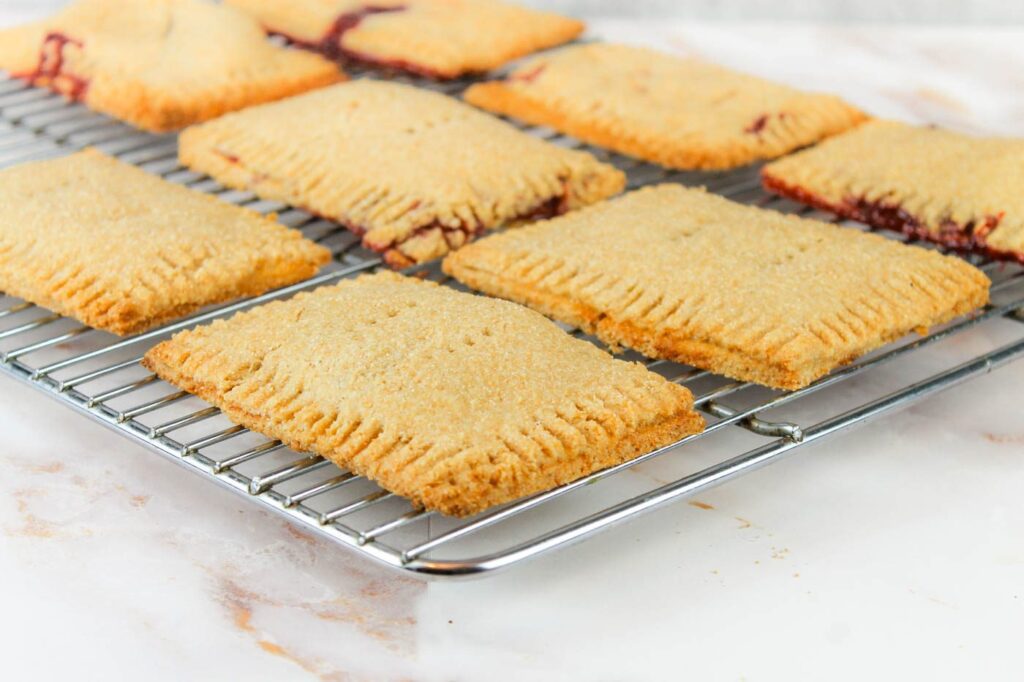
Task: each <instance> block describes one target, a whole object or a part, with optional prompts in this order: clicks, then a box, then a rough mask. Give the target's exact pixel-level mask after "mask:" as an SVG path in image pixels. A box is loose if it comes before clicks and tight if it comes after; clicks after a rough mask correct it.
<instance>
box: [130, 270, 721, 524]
mask: <svg viewBox="0 0 1024 682" xmlns="http://www.w3.org/2000/svg"><path fill="white" fill-rule="evenodd" d="M143 364H144V365H145V366H146V367H148V368H149V369H151V370H153V371H154V372H156V373H157V374H158V375H159V376H160V377H162V378H163V379H165V380H167V381H169V382H171V383H173V384H175V385H176V386H179V387H181V388H183V389H185V390H187V391H190V392H192V393H195V394H196V395H198V396H200V397H202V398H203V399H204V400H207V401H209V402H211V403H213V404H214V405H217V406H218V407H220V408H221V409H222V410H223V411H224V412H225V414H226V415H227V416H228V417H230V418H231V419H232V420H234V421H236V422H238V423H240V424H242V425H244V426H246V427H248V428H251V429H254V430H256V431H259V432H260V433H264V434H267V435H269V436H271V437H273V438H278V439H280V440H282V441H283V442H284V443H286V444H287V445H289V446H290V447H292V448H294V449H296V450H299V451H312V452H316V453H319V454H321V455H323V456H324V457H326V458H328V459H331V460H332V461H334V462H336V463H337V464H338V465H339V466H342V467H346V468H348V469H351V470H352V471H355V472H357V473H359V474H363V475H365V476H367V477H369V478H371V479H373V480H374V481H376V482H378V483H379V484H380V485H381V486H383V487H384V488H386V489H387V490H390V491H392V492H395V493H397V494H399V495H402V496H404V497H407V498H409V499H410V500H412V501H413V503H415V504H417V505H420V506H423V507H426V508H428V509H436V510H438V511H441V512H442V513H445V514H454V515H458V516H464V515H468V514H473V513H476V512H479V511H482V510H483V509H486V508H487V507H490V506H493V505H496V504H501V503H504V502H508V501H510V500H514V499H517V498H519V497H522V496H524V495H529V494H531V493H534V492H538V491H541V490H546V489H549V488H552V487H554V486H557V485H560V484H563V483H567V482H570V481H573V480H575V479H577V478H579V477H581V476H584V475H586V474H588V473H591V472H593V471H596V470H598V469H602V468H605V467H608V466H612V465H614V464H618V463H620V462H623V461H626V460H628V459H632V458H633V457H636V456H638V455H640V454H642V453H645V452H648V451H650V450H653V449H655V448H657V447H659V446H662V445H665V444H668V443H671V442H674V441H676V440H678V439H680V438H682V437H683V436H686V435H689V434H692V433H695V432H698V431H700V430H701V429H702V428H703V420H702V419H701V417H700V416H699V415H698V414H696V413H695V412H694V411H693V397H692V395H691V394H690V392H689V391H688V390H686V389H685V388H683V387H681V386H678V385H676V384H673V383H670V382H668V381H666V380H665V379H663V378H661V377H660V376H658V375H656V374H654V373H653V372H649V371H648V370H646V369H645V368H644V367H643V366H642V365H640V364H638V363H626V362H622V361H618V360H613V359H612V358H610V357H609V356H608V355H607V354H606V353H604V352H603V351H601V350H599V349H598V348H596V347H594V346H593V345H591V344H589V343H587V342H585V341H579V340H577V339H573V338H572V337H570V336H569V335H567V334H565V333H564V332H562V331H561V330H560V329H558V328H557V327H556V326H555V325H553V324H551V323H550V322H548V321H547V320H545V319H544V318H543V317H542V316H540V315H538V314H537V313H534V312H532V311H529V310H527V309H525V308H522V307H520V306H517V305H514V304H511V303H507V302H504V301H496V300H494V299H488V298H484V297H480V296H472V295H469V294H465V293H461V292H457V291H455V290H453V289H450V288H448V287H440V286H437V285H436V284H434V283H432V282H423V281H420V280H418V279H415V278H407V277H402V276H400V275H397V274H394V273H391V272H380V273H377V274H375V275H367V276H363V277H360V278H358V279H355V280H349V281H345V282H342V283H341V284H338V285H336V286H332V287H324V288H321V289H318V290H316V291H315V292H312V293H305V294H299V295H298V296H296V297H295V298H293V299H291V300H289V301H285V302H275V303H271V304H269V305H264V306H261V307H259V308H256V309H254V310H252V311H250V312H246V313H242V314H239V315H236V316H235V317H233V318H231V319H229V320H226V321H225V320H221V321H217V322H214V323H213V324H211V325H208V326H204V327H199V328H196V329H193V330H191V331H187V332H182V333H179V334H177V335H175V336H174V337H173V338H172V339H171V340H169V341H166V342H164V343H162V344H160V345H158V346H156V347H155V348H153V349H151V350H150V351H149V352H148V353H147V354H146V357H145V360H144V361H143Z"/></svg>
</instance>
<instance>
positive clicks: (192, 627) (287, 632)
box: [0, 11, 1024, 681]
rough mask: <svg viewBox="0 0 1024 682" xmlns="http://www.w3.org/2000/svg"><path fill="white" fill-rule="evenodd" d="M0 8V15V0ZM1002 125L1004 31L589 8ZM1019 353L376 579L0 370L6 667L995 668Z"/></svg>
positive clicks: (902, 671) (571, 675) (415, 670)
mask: <svg viewBox="0 0 1024 682" xmlns="http://www.w3.org/2000/svg"><path fill="white" fill-rule="evenodd" d="M2 17H3V15H2V11H0V19H2ZM594 32H595V33H596V34H598V35H601V36H604V37H608V38H614V39H619V40H625V41H630V42H638V43H646V44H651V45H656V46H660V47H663V48H666V49H670V50H675V51H679V52H686V53H692V54H700V55H703V56H705V57H707V58H709V59H713V60H716V61H719V62H722V63H725V64H728V65H730V66H733V67H737V68H740V69H743V70H746V71H750V72H754V73H758V74H763V75H765V76H770V77H773V78H775V79H778V80H782V81H786V82H790V83H793V84H796V85H799V86H802V87H805V88H810V89H820V90H829V91H834V92H837V93H841V94H842V95H844V96H846V97H848V98H849V99H851V100H853V101H854V102H856V103H857V104H859V105H861V106H863V107H865V108H867V109H869V110H871V111H873V112H875V113H878V114H881V115H883V116H895V117H900V118H906V119H910V120H917V121H931V122H936V123H940V124H942V125H946V126H951V127H955V128H958V129H963V130H971V131H989V132H999V133H1005V134H1016V135H1024V75H1022V74H1024V30H1006V29H985V30H964V31H960V30H955V29H941V30H940V29H916V30H914V29H905V28H904V29H899V28H884V29H883V28H878V27H870V26H864V27H858V28H839V27H813V26H799V25H785V26H782V25H779V26H745V25H724V24H718V25H693V24H689V25H675V24H670V25H665V24H656V23H638V22H634V23H628V22H615V23H608V22H604V23H599V24H598V25H596V26H595V27H594ZM1022 386H1024V362H1017V363H1015V364H1012V365H1010V366H1007V367H1005V368H1002V369H1000V370H998V371H996V372H993V373H991V374H989V375H986V376H984V377H981V378H979V379H976V380H974V381H972V382H970V383H968V384H965V385H961V386H959V387H957V388H955V389H953V390H950V391H948V392H946V393H943V394H941V395H939V396H937V397H935V398H933V399H930V400H928V401H926V402H922V403H919V404H917V405H915V406H914V407H912V408H910V409H908V410H905V411H903V412H901V413H900V414H897V415H893V416H890V417H887V418H884V419H880V420H877V421H874V422H872V423H871V424H870V425H869V426H865V427H863V428H860V429H858V430H856V431H854V432H851V433H848V434H843V435H840V436H838V437H836V438H833V439H830V440H826V441H824V442H821V443H818V444H813V445H810V446H807V447H806V448H803V449H802V450H801V452H800V454H797V455H795V456H794V457H792V458H790V459H789V460H787V461H785V462H782V463H779V464H776V465H774V466H771V467H768V468H767V469H764V470H762V471H760V472H757V473H755V474H753V475H750V476H747V477H744V478H742V479H739V480H736V481H734V482H731V483H729V484H728V485H726V486H724V487H721V488H718V489H715V490H713V491H710V492H708V493H706V494H703V495H701V496H700V497H699V502H700V503H701V504H700V505H699V506H698V505H692V504H690V505H688V504H676V505H672V506H669V507H667V508H664V509H662V510H660V511H657V512H655V513H653V514H650V515H648V516H646V517H644V518H642V519H639V520H637V521H635V522H633V523H629V524H626V525H624V526H620V527H618V528H616V529H614V530H612V531H610V532H607V533H604V534H602V535H600V536H597V537H595V538H592V539H590V540H589V541H587V542H585V543H583V544H581V545H578V546H576V547H573V548H571V549H568V550H565V551H561V552H559V553H556V554H554V555H551V556H548V557H545V558H542V559H539V560H537V561H534V562H532V563H529V564H526V565H523V566H521V567H517V568H515V569H513V570H510V571H507V572H505V573H501V574H498V575H494V576H491V577H488V578H485V579H481V580H477V581H472V582H457V583H423V582H420V581H417V580H413V579H410V578H405V577H401V576H396V575H395V574H394V573H391V572H386V571H385V570H384V569H380V568H378V567H377V566H375V565H372V564H370V563H369V562H367V561H365V560H363V559H361V558H359V557H357V556H353V555H351V554H349V553H348V552H345V551H342V550H341V549H338V548H334V547H331V546H328V545H327V544H325V543H324V542H323V541H322V540H319V539H317V538H314V537H311V536H309V535H306V534H305V533H304V532H301V531H299V530H296V529H295V528H293V527H291V526H290V525H288V524H287V523H285V522H283V521H281V520H279V519H277V518H276V517H274V516H271V515H269V514H267V513H265V512H262V511H259V510H256V509H255V508H254V507H253V506H252V505H251V504H249V503H247V502H246V501H245V500H244V499H241V498H238V497H236V496H233V495H228V494H225V493H224V492H223V491H222V490H219V489H217V488H216V487H215V486H211V485H209V484H207V483H205V482H203V481H202V480H200V479H199V478H198V477H195V476H193V475H192V474H190V473H189V472H187V471H185V470H182V469H180V468H178V467H175V466H173V465H172V464H170V463H168V462H166V461H164V460H162V459H160V458H158V457H156V456H154V455H153V454H152V453H150V452H148V451H146V450H144V449H142V448H140V447H138V446H136V445H133V444H132V443H129V442H127V441H126V440H124V439H122V438H120V437H118V436H117V435H116V434H113V433H110V432H108V431H107V430H105V429H103V428H102V427H101V426H99V425H97V424H94V423H92V422H90V421H87V420H85V419H83V418H81V417H79V416H77V415H75V414H73V413H71V412H70V411H69V410H67V409H66V408H63V407H61V406H59V405H57V404H56V403H54V402H52V401H51V400H50V399H48V398H47V397H45V396H43V395H41V394H37V393H36V392H34V391H32V390H30V389H29V388H27V387H23V386H20V385H18V384H16V383H14V382H13V381H10V380H7V379H3V378H0V431H2V433H3V438H2V439H0V471H2V472H3V474H4V475H3V476H2V478H0V586H2V587H0V600H2V604H3V609H4V618H3V619H2V620H0V636H2V641H3V642H4V647H3V650H4V654H5V655H4V670H5V674H6V675H8V676H10V677H9V678H8V679H22V678H28V677H31V678H35V679H57V678H63V677H67V676H71V675H74V676H76V677H77V678H80V679H104V680H110V679H147V680H162V679H167V680H175V679H182V678H186V679H189V678H190V679H239V680H241V679H251V680H271V679H274V680H281V679H298V680H303V679H313V680H315V679H321V680H337V681H340V680H405V679H409V680H480V679H488V680H504V679H508V680H517V679H527V678H529V679H537V680H549V679H550V680H563V679H564V680H568V679H588V680H646V679H666V680H668V679H684V678H686V679H701V680H705V679H722V680H774V679H806V678H829V679H863V678H865V677H869V676H870V677H878V676H881V677H883V678H910V679H920V678H928V679H963V678H978V679H988V680H995V679H1013V678H1017V679H1019V674H1020V670H1022V669H1024V651H1022V649H1021V647H1020V633H1021V632H1024V532H1022V529H1024V505H1022V504H1021V499H1024V418H1022V411H1024V410H1022V407H1021V405H1022V401H1021V398H1022V391H1024V389H1022Z"/></svg>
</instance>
